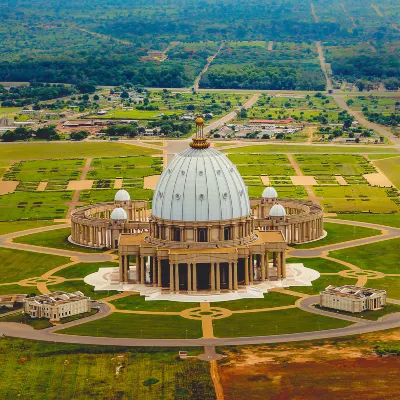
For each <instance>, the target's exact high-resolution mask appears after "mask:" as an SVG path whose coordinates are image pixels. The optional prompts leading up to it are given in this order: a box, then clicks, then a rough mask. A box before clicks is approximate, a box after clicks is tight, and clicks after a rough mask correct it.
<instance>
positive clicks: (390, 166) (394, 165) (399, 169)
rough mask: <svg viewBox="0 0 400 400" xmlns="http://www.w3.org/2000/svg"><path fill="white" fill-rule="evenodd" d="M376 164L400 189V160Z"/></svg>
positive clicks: (389, 159) (388, 159) (381, 161)
mask: <svg viewBox="0 0 400 400" xmlns="http://www.w3.org/2000/svg"><path fill="white" fill-rule="evenodd" d="M374 164H375V165H376V166H377V167H378V168H379V169H380V170H382V171H383V173H384V174H385V175H386V176H387V177H388V178H389V179H390V180H391V182H392V183H393V184H394V185H395V186H396V187H397V188H398V189H400V158H387V159H385V160H377V161H374Z"/></svg>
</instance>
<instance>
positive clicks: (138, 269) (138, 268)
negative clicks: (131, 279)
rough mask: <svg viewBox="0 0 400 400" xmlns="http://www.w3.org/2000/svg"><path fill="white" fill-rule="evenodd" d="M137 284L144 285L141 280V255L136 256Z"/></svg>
mask: <svg viewBox="0 0 400 400" xmlns="http://www.w3.org/2000/svg"><path fill="white" fill-rule="evenodd" d="M136 282H137V283H142V282H141V280H140V254H139V253H137V254H136Z"/></svg>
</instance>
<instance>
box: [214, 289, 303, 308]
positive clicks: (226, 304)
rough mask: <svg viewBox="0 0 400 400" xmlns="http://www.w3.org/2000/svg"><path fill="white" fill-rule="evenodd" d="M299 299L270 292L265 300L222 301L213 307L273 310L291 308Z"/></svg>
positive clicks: (266, 294) (265, 296)
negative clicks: (273, 308)
mask: <svg viewBox="0 0 400 400" xmlns="http://www.w3.org/2000/svg"><path fill="white" fill-rule="evenodd" d="M297 299H298V298H297V297H295V296H290V295H287V294H284V293H278V292H269V293H265V294H264V298H263V299H241V300H233V301H221V302H218V303H211V307H221V308H227V309H228V310H232V311H235V310H247V309H248V310H256V309H262V308H272V307H280V306H289V305H292V304H294V303H295V302H296V300H297Z"/></svg>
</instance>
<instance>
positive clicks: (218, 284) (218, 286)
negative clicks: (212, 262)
mask: <svg viewBox="0 0 400 400" xmlns="http://www.w3.org/2000/svg"><path fill="white" fill-rule="evenodd" d="M216 267H217V290H218V291H220V290H221V271H220V268H221V264H220V263H217V264H216Z"/></svg>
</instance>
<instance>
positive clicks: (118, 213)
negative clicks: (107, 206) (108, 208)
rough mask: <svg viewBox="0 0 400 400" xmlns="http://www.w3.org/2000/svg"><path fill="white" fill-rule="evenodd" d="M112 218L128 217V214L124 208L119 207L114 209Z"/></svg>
mask: <svg viewBox="0 0 400 400" xmlns="http://www.w3.org/2000/svg"><path fill="white" fill-rule="evenodd" d="M111 219H128V215H127V214H126V211H125V210H124V209H123V208H121V207H117V208H114V210H113V211H112V213H111Z"/></svg>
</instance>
